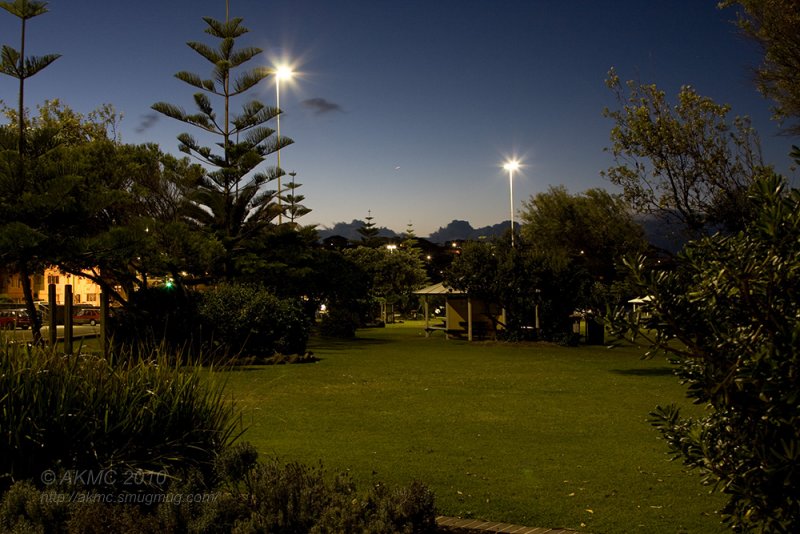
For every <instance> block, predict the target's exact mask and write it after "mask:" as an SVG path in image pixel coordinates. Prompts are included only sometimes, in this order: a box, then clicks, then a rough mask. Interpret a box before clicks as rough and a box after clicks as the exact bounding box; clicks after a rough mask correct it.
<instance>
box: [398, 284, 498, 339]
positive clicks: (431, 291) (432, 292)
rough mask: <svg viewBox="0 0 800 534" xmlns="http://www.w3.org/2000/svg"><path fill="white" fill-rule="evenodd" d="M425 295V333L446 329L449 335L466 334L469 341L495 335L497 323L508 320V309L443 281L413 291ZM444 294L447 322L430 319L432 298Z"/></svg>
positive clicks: (445, 331) (445, 319)
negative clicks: (506, 310)
mask: <svg viewBox="0 0 800 534" xmlns="http://www.w3.org/2000/svg"><path fill="white" fill-rule="evenodd" d="M414 294H415V295H419V296H421V297H422V298H423V310H424V312H425V335H426V336H430V334H431V333H432V332H435V331H437V330H443V331H444V333H445V336H446V337H447V338H448V339H449V338H450V337H452V336H457V337H464V336H466V338H467V339H468V340H470V341H472V340H473V339H474V338H476V337H477V338H485V337H487V336H489V337H495V335H496V334H497V332H496V329H495V325H497V324H498V323H499V324H501V325H502V324H505V310H503V309H501V308H500V307H499V306H497V305H494V304H490V303H488V302H486V301H484V300H482V299H478V298H475V297H472V296H470V295H469V294H468V293H467V292H465V291H460V290H456V289H453V288H450V287H447V286H445V285H444V284H442V283H439V284H433V285H431V286H428V287H423V288H422V289H419V290H417V291H414ZM435 296H444V298H445V315H444V323H437V324H435V325H434V324H432V323H431V316H430V306H429V304H430V302H429V301H430V298H431V297H435Z"/></svg>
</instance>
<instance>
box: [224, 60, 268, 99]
mask: <svg viewBox="0 0 800 534" xmlns="http://www.w3.org/2000/svg"><path fill="white" fill-rule="evenodd" d="M233 66H236V65H233ZM267 76H268V74H265V73H264V72H263V71H261V69H256V70H251V71H247V72H244V73H242V74H241V75H239V76H238V77H237V78H236V80H234V82H233V92H232V93H231V94H233V95H238V94H241V93H244V92H245V91H247V90H248V89H250V88H251V87H253V86H255V85H256V84H257V83H258V82H260V81H261V80H263V79H264V78H266V77H267Z"/></svg>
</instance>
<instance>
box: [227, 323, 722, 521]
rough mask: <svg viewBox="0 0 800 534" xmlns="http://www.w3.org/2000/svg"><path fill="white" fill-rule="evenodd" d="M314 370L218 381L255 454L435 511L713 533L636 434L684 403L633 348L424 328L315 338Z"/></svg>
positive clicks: (253, 373) (678, 481) (660, 457)
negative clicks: (491, 338)
mask: <svg viewBox="0 0 800 534" xmlns="http://www.w3.org/2000/svg"><path fill="white" fill-rule="evenodd" d="M312 350H313V351H314V353H315V354H316V355H317V356H318V357H320V358H321V361H319V362H317V363H314V364H305V365H284V366H263V367H248V368H243V369H239V370H236V371H231V372H225V373H220V375H219V378H221V379H223V380H227V382H228V391H229V392H230V393H231V394H232V396H233V398H234V399H235V400H236V402H237V403H238V404H239V406H240V407H241V409H242V410H243V422H244V424H245V425H246V426H247V428H248V429H247V432H246V433H245V435H244V438H243V439H245V440H248V441H250V442H252V443H253V444H254V445H255V446H256V447H257V449H258V450H259V451H260V452H261V454H262V455H264V456H278V457H279V458H281V459H283V460H285V461H291V460H298V461H302V462H307V463H316V462H318V461H320V460H321V461H322V462H323V465H324V466H325V467H326V469H327V470H328V471H330V472H340V471H350V473H351V474H352V475H353V477H354V478H355V479H356V480H357V481H358V482H359V483H360V485H364V484H368V483H369V482H370V481H372V480H380V481H383V482H387V483H391V484H407V483H408V482H409V481H410V480H412V479H414V478H416V479H419V480H421V481H424V482H425V483H427V484H428V485H429V486H430V487H431V488H432V489H433V490H434V491H435V493H436V498H437V505H438V508H439V511H440V513H442V514H445V515H452V516H461V517H476V518H483V519H490V520H495V521H507V522H512V523H518V524H524V525H529V526H542V527H551V528H552V527H567V528H574V529H581V530H583V531H588V532H607V533H613V532H631V531H640V532H704V533H705V532H716V531H722V529H721V528H720V527H719V519H718V516H717V515H716V514H715V513H714V511H715V510H716V509H717V508H718V507H719V506H720V505H721V502H722V501H721V500H720V498H719V496H711V495H709V494H708V489H707V488H704V487H702V486H701V485H700V482H699V477H698V476H697V475H695V474H686V473H685V472H684V471H683V468H682V466H681V465H680V464H679V463H676V462H670V461H669V458H668V456H667V455H666V447H665V444H664V443H663V442H662V441H660V440H659V439H658V436H657V433H656V431H655V430H654V429H653V428H652V427H651V426H650V425H649V424H648V423H647V414H648V412H649V411H650V410H651V409H652V408H653V407H654V406H656V405H657V404H659V403H661V404H664V403H668V402H672V401H682V400H683V398H684V395H683V390H682V388H681V386H680V385H679V384H678V382H677V379H676V378H675V377H674V376H672V375H671V372H670V368H669V366H668V365H667V364H666V363H665V362H664V361H663V360H659V359H657V360H652V361H643V360H641V359H640V357H639V356H640V354H641V353H642V351H641V350H638V349H635V348H614V349H606V348H604V347H591V348H588V347H582V348H562V347H556V346H549V345H528V346H517V345H510V344H503V343H491V342H486V343H474V344H470V343H467V342H464V341H454V340H449V341H448V340H445V339H444V338H443V337H441V334H440V333H437V334H435V335H434V336H433V337H431V338H427V339H426V338H425V337H424V336H423V335H422V330H421V324H413V323H410V324H409V323H406V324H404V325H397V326H390V327H388V328H385V329H375V330H365V331H361V332H360V333H359V339H357V340H355V341H352V342H336V341H326V340H318V341H316V342H315V343H314V346H313V347H312Z"/></svg>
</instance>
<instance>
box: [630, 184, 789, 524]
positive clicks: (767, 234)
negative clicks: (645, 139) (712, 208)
mask: <svg viewBox="0 0 800 534" xmlns="http://www.w3.org/2000/svg"><path fill="white" fill-rule="evenodd" d="M753 199H754V206H756V207H757V219H756V220H754V221H753V222H751V223H750V225H749V227H748V228H747V229H746V231H744V232H741V233H739V234H736V235H731V236H722V235H716V236H713V237H710V238H706V239H702V240H700V241H696V242H693V243H690V244H689V245H688V246H687V248H686V249H685V250H684V251H683V252H682V253H681V254H680V255H679V257H678V260H677V267H676V268H675V270H672V271H648V270H647V269H646V268H645V264H644V262H643V261H640V262H639V263H638V265H635V266H634V267H635V270H634V272H635V274H636V275H637V277H638V278H637V279H638V283H639V284H640V288H641V290H642V294H646V295H651V296H652V302H651V310H650V311H651V312H652V319H651V320H650V321H649V323H648V324H646V325H645V326H646V327H649V328H653V329H655V332H656V333H657V336H656V337H655V338H654V339H653V340H652V341H653V344H654V346H655V347H657V348H659V349H662V350H664V351H666V352H667V353H668V354H669V355H670V356H671V357H672V358H673V359H674V360H675V361H676V362H677V364H678V366H679V367H678V374H679V376H680V377H681V379H682V380H683V381H684V382H685V383H686V384H688V395H689V397H691V398H693V399H694V400H695V402H696V403H698V404H705V405H707V407H708V408H709V409H708V412H707V415H704V416H702V417H698V418H685V417H682V416H681V414H680V411H679V410H678V409H677V408H676V407H674V406H667V407H658V408H657V409H656V410H655V412H653V414H652V415H653V423H654V424H655V425H656V426H657V427H658V428H659V429H660V431H661V433H662V435H663V437H664V438H665V439H666V440H667V442H668V443H669V446H670V448H671V449H672V451H673V452H674V454H675V456H676V457H678V458H681V459H682V460H683V461H684V463H685V464H687V465H688V466H690V467H692V468H695V469H698V470H700V471H701V472H702V473H703V474H704V475H705V480H706V481H707V482H709V483H715V484H716V485H717V487H719V488H721V489H722V491H724V492H725V493H726V494H727V495H728V496H729V500H728V503H727V505H726V506H725V508H724V510H723V513H724V516H723V517H724V518H725V520H726V521H727V522H728V523H729V524H730V525H731V526H732V527H733V528H734V529H736V530H739V531H750V530H754V531H761V532H800V470H798V469H797V461H798V458H799V457H800V412H798V398H800V397H799V394H798V392H800V343H799V342H798V340H800V191H799V190H792V191H791V192H788V193H785V192H784V186H783V183H782V182H781V181H780V180H779V179H778V178H777V177H772V178H770V179H765V180H764V181H763V182H762V183H760V184H758V187H757V190H756V191H755V192H754V194H753ZM625 326H627V327H631V326H632V327H633V328H634V333H646V331H643V330H642V329H640V328H639V326H640V325H638V324H636V323H634V324H632V325H630V324H629V325H625Z"/></svg>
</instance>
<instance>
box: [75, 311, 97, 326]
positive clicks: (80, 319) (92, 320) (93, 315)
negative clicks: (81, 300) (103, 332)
mask: <svg viewBox="0 0 800 534" xmlns="http://www.w3.org/2000/svg"><path fill="white" fill-rule="evenodd" d="M99 322H100V310H98V309H97V308H81V309H80V310H77V311H76V312H75V313H73V314H72V324H90V325H92V326H94V325H96V324H97V323H99Z"/></svg>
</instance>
